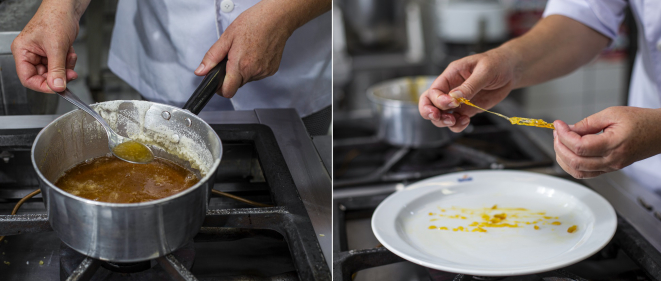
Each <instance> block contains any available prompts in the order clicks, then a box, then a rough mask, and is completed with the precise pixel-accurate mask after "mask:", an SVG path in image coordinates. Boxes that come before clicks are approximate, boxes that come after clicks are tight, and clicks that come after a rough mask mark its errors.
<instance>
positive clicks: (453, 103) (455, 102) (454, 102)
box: [448, 100, 459, 107]
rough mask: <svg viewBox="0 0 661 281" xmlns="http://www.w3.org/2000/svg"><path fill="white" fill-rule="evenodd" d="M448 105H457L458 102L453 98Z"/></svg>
mask: <svg viewBox="0 0 661 281" xmlns="http://www.w3.org/2000/svg"><path fill="white" fill-rule="evenodd" d="M448 105H449V106H450V107H459V102H457V101H456V100H453V101H452V102H450V103H449V104H448Z"/></svg>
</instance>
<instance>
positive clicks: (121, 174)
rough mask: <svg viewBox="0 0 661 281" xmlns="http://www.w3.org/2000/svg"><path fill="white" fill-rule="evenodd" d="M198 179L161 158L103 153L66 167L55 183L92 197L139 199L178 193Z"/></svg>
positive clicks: (112, 199) (116, 199) (142, 200)
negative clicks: (137, 159)
mask: <svg viewBox="0 0 661 281" xmlns="http://www.w3.org/2000/svg"><path fill="white" fill-rule="evenodd" d="M198 181H199V179H198V178H197V177H196V176H195V174H194V173H193V172H191V171H189V170H187V169H185V168H183V167H181V166H179V165H177V164H175V163H174V162H172V161H169V160H165V159H162V158H155V159H154V161H152V162H150V163H148V164H133V163H129V162H126V161H122V160H121V159H119V158H117V157H114V156H110V157H108V156H103V157H98V158H94V159H91V160H88V161H85V162H83V163H80V164H78V165H76V166H75V167H73V168H71V169H70V170H68V171H66V172H65V173H64V175H63V176H62V177H60V178H59V179H58V180H57V181H56V182H55V186H57V187H59V188H60V189H62V190H64V191H66V192H68V193H71V194H73V195H76V196H79V197H83V198H86V199H90V200H94V201H101V202H109V203H138V202H146V201H152V200H157V199H161V198H165V197H168V196H171V195H174V194H177V193H179V192H181V191H184V190H186V189H188V188H189V187H191V186H193V185H195V184H196V183H197V182H198Z"/></svg>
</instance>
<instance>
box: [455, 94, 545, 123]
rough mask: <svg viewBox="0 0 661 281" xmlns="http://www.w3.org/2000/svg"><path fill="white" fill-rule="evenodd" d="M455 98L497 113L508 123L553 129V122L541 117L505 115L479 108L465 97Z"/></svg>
mask: <svg viewBox="0 0 661 281" xmlns="http://www.w3.org/2000/svg"><path fill="white" fill-rule="evenodd" d="M457 100H458V101H459V102H461V103H463V104H467V105H470V106H472V107H475V108H477V109H479V110H482V111H485V112H489V113H491V114H495V115H498V116H500V117H503V118H505V119H507V120H508V121H510V123H512V125H522V126H531V127H540V128H549V129H553V130H555V126H553V123H547V122H546V121H544V120H542V119H532V118H524V117H507V116H505V115H502V114H500V113H497V112H493V111H489V110H486V109H484V108H481V107H479V106H477V105H475V104H473V103H471V102H470V101H469V100H467V99H465V98H458V99H457Z"/></svg>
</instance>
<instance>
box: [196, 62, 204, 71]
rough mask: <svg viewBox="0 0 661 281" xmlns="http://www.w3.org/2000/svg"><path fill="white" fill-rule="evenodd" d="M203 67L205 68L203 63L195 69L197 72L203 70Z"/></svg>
mask: <svg viewBox="0 0 661 281" xmlns="http://www.w3.org/2000/svg"><path fill="white" fill-rule="evenodd" d="M203 69H204V64H203V63H201V64H200V66H198V67H197V69H196V70H195V72H200V71H202V70H203Z"/></svg>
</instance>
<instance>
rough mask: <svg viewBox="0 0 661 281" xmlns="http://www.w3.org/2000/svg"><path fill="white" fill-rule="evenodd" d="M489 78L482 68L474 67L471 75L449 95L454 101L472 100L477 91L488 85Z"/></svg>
mask: <svg viewBox="0 0 661 281" xmlns="http://www.w3.org/2000/svg"><path fill="white" fill-rule="evenodd" d="M489 80H490V77H489V75H488V72H487V71H486V69H484V68H483V67H480V66H478V67H476V68H475V70H474V71H473V73H471V75H470V76H468V79H466V81H464V83H461V85H459V86H458V87H456V88H454V89H452V90H451V91H450V93H449V95H450V96H452V97H453V98H455V99H458V98H465V99H469V100H470V99H472V98H473V97H474V96H475V95H476V94H477V93H478V92H479V91H481V90H482V89H483V88H484V87H486V86H487V84H488V83H489Z"/></svg>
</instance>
